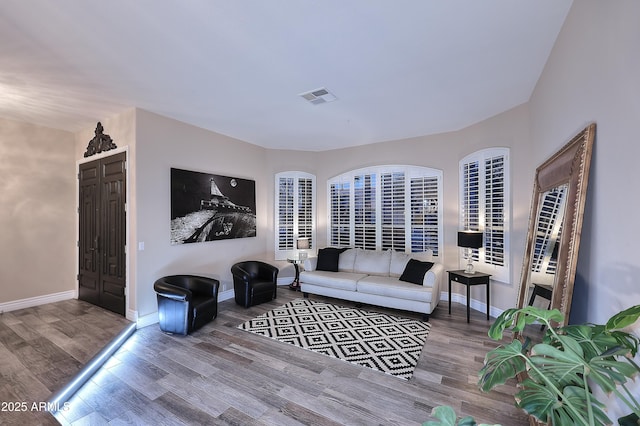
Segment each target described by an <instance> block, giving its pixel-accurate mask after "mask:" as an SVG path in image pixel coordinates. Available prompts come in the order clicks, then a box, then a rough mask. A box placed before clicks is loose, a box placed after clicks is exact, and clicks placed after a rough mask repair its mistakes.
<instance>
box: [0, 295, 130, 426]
mask: <svg viewBox="0 0 640 426" xmlns="http://www.w3.org/2000/svg"><path fill="white" fill-rule="evenodd" d="M129 324H130V322H129V321H127V320H126V319H125V318H124V317H122V316H119V315H116V314H114V313H112V312H109V311H106V310H104V309H102V308H99V307H97V306H94V305H91V304H89V303H86V302H82V301H79V300H65V301H63V302H57V303H51V304H47V305H42V306H37V307H34V308H28V309H21V310H18V311H11V312H5V313H3V314H0V404H2V405H1V406H0V424H3V425H4V424H7V425H13V424H16V425H27V424H28V425H37V424H45V425H48V424H53V425H57V424H58V422H57V421H56V419H54V418H53V416H52V415H51V414H49V413H47V412H46V411H40V410H39V409H40V405H39V404H40V403H41V402H46V401H47V398H49V396H51V394H53V393H54V392H57V391H58V390H59V389H60V388H62V387H63V386H64V385H66V384H67V383H68V382H69V380H70V379H71V378H72V377H73V376H74V375H75V374H77V373H78V372H79V371H80V370H81V369H82V367H83V366H84V365H85V364H86V363H87V362H88V361H89V360H91V358H93V356H94V355H96V354H97V353H98V352H100V350H101V349H102V348H103V347H104V346H105V345H106V344H107V343H109V342H110V341H111V340H112V339H113V338H114V337H115V336H116V335H117V334H118V333H120V331H121V330H122V329H124V328H125V327H126V326H127V325H129ZM34 403H35V404H36V406H35V407H34ZM34 408H35V409H34ZM23 410H26V411H23Z"/></svg>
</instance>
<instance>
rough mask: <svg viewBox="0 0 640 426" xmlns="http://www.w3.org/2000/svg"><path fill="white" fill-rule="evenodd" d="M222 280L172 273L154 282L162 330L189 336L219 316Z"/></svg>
mask: <svg viewBox="0 0 640 426" xmlns="http://www.w3.org/2000/svg"><path fill="white" fill-rule="evenodd" d="M219 288H220V281H218V280H216V279H213V278H206V277H198V276H195V275H171V276H168V277H163V278H160V279H158V280H156V282H155V283H154V285H153V289H154V290H155V291H156V293H157V295H158V316H159V318H160V329H161V330H162V331H164V332H166V333H175V334H183V335H187V334H189V333H191V332H192V331H194V330H197V329H198V328H200V327H202V326H203V325H205V324H207V323H208V322H210V321H212V320H213V319H214V318H215V317H216V316H217V315H218V289H219Z"/></svg>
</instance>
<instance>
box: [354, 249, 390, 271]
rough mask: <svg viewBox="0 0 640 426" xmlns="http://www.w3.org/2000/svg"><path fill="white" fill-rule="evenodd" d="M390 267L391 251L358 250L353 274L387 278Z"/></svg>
mask: <svg viewBox="0 0 640 426" xmlns="http://www.w3.org/2000/svg"><path fill="white" fill-rule="evenodd" d="M390 265H391V251H389V250H384V251H381V250H358V254H357V255H356V261H355V263H354V264H353V272H357V273H361V274H368V275H380V276H383V277H384V276H386V277H388V276H389V266H390Z"/></svg>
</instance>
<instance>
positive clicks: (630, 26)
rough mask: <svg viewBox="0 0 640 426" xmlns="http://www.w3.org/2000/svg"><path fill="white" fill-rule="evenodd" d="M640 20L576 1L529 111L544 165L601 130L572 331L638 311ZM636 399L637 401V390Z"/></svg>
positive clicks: (634, 11)
mask: <svg viewBox="0 0 640 426" xmlns="http://www.w3.org/2000/svg"><path fill="white" fill-rule="evenodd" d="M639 16H640V2H638V1H636V0H618V1H615V2H603V1H599V0H580V1H574V2H573V6H572V8H571V11H570V13H569V15H568V17H567V20H566V22H565V24H564V26H563V28H562V31H561V32H560V35H559V37H558V40H557V42H556V44H555V47H554V49H553V52H552V54H551V57H550V58H549V61H548V62H547V66H546V67H545V70H544V72H543V74H542V77H541V78H540V80H539V82H538V84H537V86H536V88H535V92H534V94H533V97H532V99H531V102H530V109H531V127H532V142H533V146H534V158H536V159H537V160H538V161H539V160H542V159H544V158H546V157H547V156H549V155H550V154H551V153H553V152H554V151H555V150H557V149H559V148H560V147H561V146H562V144H564V143H565V142H567V141H568V140H569V138H570V137H571V136H573V135H574V134H575V133H577V132H578V131H579V130H581V129H582V128H584V127H585V126H586V125H587V124H588V123H589V122H591V121H595V122H596V124H597V130H596V140H595V146H594V153H593V158H592V168H591V176H590V181H589V194H588V197H587V205H586V211H585V221H584V224H583V228H582V241H581V247H580V254H579V259H578V273H577V276H576V285H575V290H574V295H573V304H572V310H571V320H570V322H572V323H580V322H595V323H603V322H605V321H606V320H607V319H608V318H609V317H610V316H611V315H613V314H614V313H616V312H618V311H620V310H622V309H625V308H628V307H630V306H633V305H637V304H640V279H639V277H640V260H639V258H638V254H637V250H636V246H637V241H638V236H640V231H639V230H638V226H637V223H636V222H637V220H638V211H639V210H640V197H638V191H639V190H638V183H639V182H640V179H639V178H638V177H637V176H636V175H635V172H636V171H637V170H638V165H637V164H638V159H639V158H640V143H639V141H638V131H637V127H638V124H637V123H638V120H639V118H640V77H639V76H640V49H639V47H640V25H638V17H639ZM634 329H635V331H636V334H638V335H640V324H638V323H636V325H635V327H634ZM637 361H638V362H640V356H638V357H637ZM630 391H631V393H632V394H635V395H640V382H638V381H636V382H635V383H634V384H633V385H632V386H631V388H630ZM606 405H607V410H608V414H609V416H610V418H612V419H613V420H614V421H615V419H616V418H617V417H618V416H621V415H625V414H628V413H629V409H627V408H623V407H622V405H621V403H620V402H619V401H616V400H614V399H610V400H609V401H607V403H606Z"/></svg>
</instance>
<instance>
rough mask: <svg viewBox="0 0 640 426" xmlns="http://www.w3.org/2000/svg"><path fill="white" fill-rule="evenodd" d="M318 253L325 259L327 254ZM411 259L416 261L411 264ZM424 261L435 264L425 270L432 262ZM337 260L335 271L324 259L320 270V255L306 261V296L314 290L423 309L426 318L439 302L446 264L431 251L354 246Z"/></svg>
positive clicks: (302, 280) (303, 276) (303, 277)
mask: <svg viewBox="0 0 640 426" xmlns="http://www.w3.org/2000/svg"><path fill="white" fill-rule="evenodd" d="M333 250H336V249H333ZM318 255H319V256H323V259H326V256H324V253H321V252H319V253H318ZM411 259H414V261H413V262H411V263H410V260H411ZM416 261H417V262H416ZM425 262H428V263H433V266H431V268H430V269H429V270H428V271H427V272H426V273H424V269H425V268H428V267H429V266H430V265H429V264H428V263H425ZM337 263H338V264H337V270H335V269H336V268H331V267H329V268H327V267H326V261H324V260H321V266H322V268H321V269H322V270H318V256H316V257H309V258H308V259H307V260H306V261H305V262H304V271H302V272H300V290H301V291H302V292H303V294H304V297H308V294H309V293H311V294H317V295H321V296H327V297H335V298H338V299H344V300H350V301H354V302H360V303H366V304H370V305H377V306H383V307H387V308H394V309H401V310H407V311H412V312H420V313H422V314H423V316H424V319H425V320H428V319H429V314H431V312H433V310H434V309H435V307H436V306H437V305H438V302H439V301H440V291H441V288H442V285H443V284H442V283H443V282H444V266H443V265H442V264H441V263H435V262H434V261H433V256H432V253H431V252H430V251H429V252H425V253H411V254H408V253H400V252H396V251H391V250H386V251H374V250H363V249H356V248H352V249H347V250H345V251H342V252H341V253H339V255H338V261H337ZM416 269H417V270H418V275H417V277H418V278H416V274H415V272H416ZM420 271H422V272H420ZM421 273H424V277H423V278H422V277H421V276H420V274H421ZM401 278H402V280H401ZM420 278H421V280H420ZM406 279H410V280H411V279H412V280H413V282H407V281H405V280H406ZM420 281H421V282H420Z"/></svg>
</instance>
